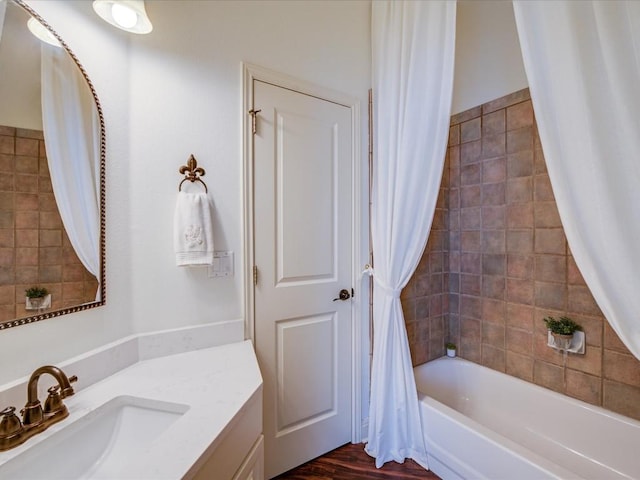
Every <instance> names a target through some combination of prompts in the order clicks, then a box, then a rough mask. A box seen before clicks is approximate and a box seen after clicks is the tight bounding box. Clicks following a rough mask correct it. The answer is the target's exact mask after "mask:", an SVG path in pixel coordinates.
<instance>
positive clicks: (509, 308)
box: [403, 90, 640, 419]
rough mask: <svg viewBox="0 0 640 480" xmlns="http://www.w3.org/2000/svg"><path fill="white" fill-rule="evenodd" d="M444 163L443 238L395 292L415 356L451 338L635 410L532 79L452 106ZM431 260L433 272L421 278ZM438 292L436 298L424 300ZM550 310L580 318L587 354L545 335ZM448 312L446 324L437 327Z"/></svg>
mask: <svg viewBox="0 0 640 480" xmlns="http://www.w3.org/2000/svg"><path fill="white" fill-rule="evenodd" d="M446 168H447V170H446V172H445V175H444V176H443V185H442V187H441V194H446V195H448V199H447V201H444V200H443V201H442V202H441V203H440V207H441V208H440V210H441V211H440V212H439V213H438V214H437V215H436V216H440V217H442V218H444V219H446V220H447V221H448V229H447V230H448V239H443V238H442V235H443V232H442V230H440V229H435V230H434V231H433V233H432V235H431V238H430V239H429V242H428V243H429V245H430V248H429V247H428V248H427V250H426V252H425V255H424V256H423V258H422V261H421V263H420V267H419V269H418V271H417V272H416V274H415V275H414V277H413V279H412V280H411V282H410V283H409V285H408V286H407V288H406V289H405V290H406V292H403V301H405V302H406V303H407V306H406V307H405V312H406V314H407V320H406V322H407V331H408V333H409V341H410V344H411V350H412V357H413V360H414V362H415V363H416V364H417V363H421V362H424V361H427V360H430V359H433V358H434V357H437V356H439V355H441V354H442V348H443V347H442V345H443V342H444V341H446V340H451V341H453V342H455V343H457V345H458V350H459V352H458V353H459V355H460V356H461V357H463V358H466V359H468V360H471V361H473V362H476V363H480V364H482V365H485V366H487V367H490V368H493V369H495V370H498V371H501V372H505V373H507V374H509V375H513V376H515V377H519V378H521V379H524V380H526V381H529V382H533V383H536V384H538V385H541V386H543V387H546V388H549V389H552V390H555V391H558V392H561V393H564V394H567V395H569V396H572V397H576V398H579V399H581V400H584V401H586V402H588V403H592V404H595V405H602V406H604V407H605V408H608V409H610V410H613V411H616V412H619V413H622V414H624V415H628V416H631V417H634V418H638V419H640V362H639V361H638V360H636V359H635V358H634V357H633V356H632V355H631V354H630V353H629V351H628V350H627V349H626V348H625V347H624V345H623V344H622V342H621V341H620V340H619V338H618V337H617V336H616V334H615V333H614V332H613V330H612V329H611V327H609V325H608V323H607V322H606V320H605V319H604V317H603V315H602V312H601V311H600V310H599V308H598V306H597V305H596V303H595V301H594V300H593V297H592V295H591V292H590V291H589V288H588V287H587V286H586V284H585V282H584V279H583V278H582V276H581V274H580V271H579V270H578V268H577V266H576V264H575V262H574V260H573V257H572V255H571V251H570V250H569V247H568V245H567V241H566V238H565V234H564V230H563V228H562V224H561V222H560V217H559V215H558V211H557V207H556V203H555V199H554V196H553V192H552V189H551V184H550V182H549V176H548V173H547V169H546V165H545V160H544V156H543V153H542V149H541V146H540V140H539V137H538V133H537V128H536V124H535V118H534V113H533V108H532V105H531V100H530V96H529V91H528V90H522V91H518V92H516V93H514V94H511V95H507V96H506V97H503V98H500V99H497V100H494V101H491V102H489V103H486V104H484V105H481V106H478V107H476V108H473V109H470V110H467V111H465V112H462V113H460V114H457V115H455V116H454V117H452V119H451V129H450V136H449V147H448V152H447V161H446ZM440 259H442V261H443V262H444V264H438V262H440ZM432 272H433V273H436V272H437V273H439V278H441V279H442V282H443V283H442V284H437V281H436V285H431V284H429V285H428V286H427V285H424V281H425V280H424V277H425V275H429V277H428V278H429V280H430V279H431V276H432V275H433V273H432ZM419 285H422V287H419ZM445 297H447V300H445V299H444V298H445ZM437 298H439V299H441V301H440V303H439V305H440V307H441V310H437V308H436V311H435V312H431V310H428V311H425V308H426V305H429V307H430V306H431V302H432V301H433V302H434V303H436V304H438V301H437V300H435V299H437ZM426 299H429V301H426ZM412 315H413V316H412ZM547 315H552V316H560V315H568V316H570V317H572V318H574V319H575V320H576V321H578V323H580V324H582V326H583V327H584V330H585V334H586V341H587V347H586V354H585V355H573V354H569V355H568V356H567V357H566V358H565V356H564V355H563V354H562V353H560V352H557V351H555V350H553V349H551V348H549V347H547V345H546V327H545V325H544V322H543V320H542V319H543V318H544V317H545V316H547ZM447 320H448V325H447V326H446V327H448V328H446V327H445V330H446V333H444V334H443V332H442V330H440V329H439V328H438V327H439V326H440V322H445V323H446V322H447ZM445 337H446V338H445Z"/></svg>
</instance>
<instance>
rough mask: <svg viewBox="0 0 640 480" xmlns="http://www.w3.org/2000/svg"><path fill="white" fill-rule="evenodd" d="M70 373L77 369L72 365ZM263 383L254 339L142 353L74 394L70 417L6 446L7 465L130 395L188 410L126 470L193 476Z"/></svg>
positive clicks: (132, 474)
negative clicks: (157, 353) (170, 352)
mask: <svg viewBox="0 0 640 480" xmlns="http://www.w3.org/2000/svg"><path fill="white" fill-rule="evenodd" d="M65 373H67V375H69V376H71V375H73V374H74V372H73V371H72V370H71V369H65ZM44 380H45V379H44V378H43V379H41V381H44ZM261 390H262V377H261V375H260V370H259V368H258V363H257V360H256V357H255V353H254V351H253V347H252V345H251V342H250V341H244V342H238V343H231V344H227V345H221V346H215V347H211V348H205V349H201V350H194V351H189V352H184V353H178V354H174V355H168V356H164V357H158V358H153V359H149V360H142V361H139V362H137V363H134V364H133V365H130V366H128V367H126V368H124V369H123V370H120V371H119V372H116V373H114V374H113V375H110V376H109V377H107V378H104V379H102V380H100V381H98V382H97V383H94V384H93V385H91V386H89V387H87V388H86V389H83V390H81V391H78V392H77V393H76V394H75V395H73V396H71V397H69V398H67V399H66V400H65V404H66V405H67V407H68V409H69V417H68V418H66V419H65V420H63V421H61V422H60V423H57V424H55V425H53V426H51V427H50V428H49V429H48V430H46V431H45V432H43V433H41V434H39V435H37V436H35V437H33V438H31V439H30V440H28V441H27V442H26V443H25V444H23V445H21V446H19V447H16V448H14V449H12V450H9V451H7V452H0V467H1V466H2V464H3V463H5V462H7V461H8V460H10V459H11V458H13V457H15V456H17V455H19V454H20V453H22V452H24V451H25V450H26V449H29V448H30V447H31V446H33V445H34V444H36V443H39V442H42V441H44V440H46V438H47V437H49V436H51V435H53V434H55V433H56V432H57V431H59V430H61V429H63V428H64V427H65V426H66V425H69V424H70V423H71V422H74V421H75V420H78V419H79V418H81V417H82V416H84V415H86V414H87V413H89V412H91V411H93V410H95V409H96V408H97V407H99V406H100V405H103V404H104V403H105V402H107V401H109V400H111V399H113V398H114V397H117V396H122V395H127V396H132V397H140V398H144V399H149V400H157V401H161V402H173V403H178V404H183V405H186V406H188V411H186V413H184V415H182V416H181V417H180V418H179V419H178V420H177V421H176V422H175V423H173V424H172V425H171V426H170V427H169V428H168V429H167V430H166V431H164V432H163V433H162V434H161V435H160V436H159V437H158V438H157V439H156V440H155V441H154V442H153V444H152V445H151V446H150V447H149V448H148V449H147V451H145V452H144V453H143V454H142V455H139V456H138V457H136V458H134V459H131V460H130V461H129V462H128V463H127V464H126V465H123V469H122V472H123V474H122V476H121V477H120V478H136V479H180V478H183V477H186V478H189V477H190V476H191V475H192V472H193V471H194V466H196V467H197V465H198V464H199V463H201V462H202V461H203V460H202V457H203V454H205V453H210V452H213V451H214V450H215V448H216V447H217V445H218V444H219V443H220V442H222V440H223V439H224V437H225V435H226V434H227V433H228V431H229V430H230V429H232V428H233V424H234V421H235V420H236V419H237V418H238V417H239V416H240V415H241V414H242V411H243V408H244V407H245V406H246V405H247V404H249V403H251V402H252V401H256V399H259V398H260V396H261ZM205 456H206V455H205ZM71 461H73V460H71Z"/></svg>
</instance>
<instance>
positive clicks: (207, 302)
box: [0, 0, 371, 383]
mask: <svg viewBox="0 0 640 480" xmlns="http://www.w3.org/2000/svg"><path fill="white" fill-rule="evenodd" d="M28 3H29V4H30V5H31V6H32V7H33V8H34V9H35V10H36V11H38V12H39V13H40V14H41V15H42V16H43V17H44V18H45V19H46V20H47V21H49V23H50V24H51V25H52V26H53V27H54V29H56V30H57V31H58V33H60V34H61V36H62V38H64V39H65V41H67V43H68V44H69V46H70V47H71V49H72V50H73V51H74V52H75V53H76V55H77V56H78V58H79V59H80V61H81V62H82V63H83V65H84V66H85V68H86V70H87V72H88V74H89V76H90V78H91V79H92V81H93V83H94V84H95V87H96V91H97V93H98V96H99V98H100V100H101V103H102V106H103V109H104V114H105V120H106V132H107V244H108V246H107V305H106V306H105V307H102V308H97V309H93V310H90V311H86V312H79V313H76V314H73V315H65V316H63V317H58V318H55V319H50V320H46V321H43V322H38V323H36V324H32V325H27V326H21V327H17V328H11V329H8V330H6V331H2V332H0V352H2V353H1V354H0V355H1V359H2V361H0V383H3V382H6V381H9V380H12V379H14V378H16V377H19V376H23V375H27V374H29V373H30V372H31V371H33V369H34V368H35V367H37V366H39V365H42V364H44V363H54V364H55V363H56V362H59V361H61V360H63V359H66V358H69V357H71V356H74V355H77V354H79V353H82V352H84V351H87V350H89V349H92V348H95V347H96V346H99V345H103V344H105V343H107V342H110V341H113V340H115V339H118V338H121V337H123V336H126V335H128V334H131V333H139V332H148V331H154V330H160V329H165V328H172V327H179V326H188V325H198V324H203V323H208V322H217V321H223V320H229V319H233V318H241V317H243V315H244V312H243V293H242V285H243V277H242V272H243V265H242V251H243V250H242V249H243V240H242V235H243V233H242V224H243V223H242V198H243V196H242V148H241V147H242V143H241V138H242V132H241V114H242V112H241V105H242V103H241V101H242V98H241V80H242V79H241V63H242V62H243V61H247V62H251V63H254V64H258V65H260V66H263V67H267V68H271V69H274V70H278V71H281V72H283V73H286V74H289V75H292V76H296V77H299V78H301V79H303V80H306V81H309V82H314V83H316V84H319V85H321V86H324V87H327V88H333V89H336V90H339V91H341V92H344V93H347V94H350V95H352V96H354V97H357V98H360V99H361V101H362V112H363V124H362V129H363V138H362V142H363V148H362V152H363V155H362V156H363V162H366V151H367V150H366V105H367V90H368V88H369V84H370V58H371V55H370V45H369V43H370V33H369V29H370V27H369V23H370V13H369V11H370V3H369V2H368V1H344V2H339V1H335V2H334V1H305V2H289V1H275V2H266V1H240V2H236V1H206V2H205V1H147V2H146V5H147V12H148V14H149V17H150V18H151V21H152V22H153V24H154V31H153V32H152V33H151V34H149V35H146V36H135V35H130V34H127V33H125V32H121V31H119V30H116V29H115V28H113V27H111V26H110V25H108V24H106V23H105V22H103V21H102V20H100V19H99V18H98V17H97V16H96V15H95V14H94V13H93V11H92V9H91V2H89V1H83V0H71V1H69V0H64V1H63V0H29V2H28ZM191 153H193V154H194V155H195V156H196V158H197V159H198V161H199V162H200V164H201V166H203V167H204V168H205V169H206V171H207V174H206V176H205V177H204V180H205V181H206V182H207V184H208V186H209V191H210V193H211V196H212V198H213V200H214V203H215V208H216V222H215V227H216V237H215V241H216V250H232V251H234V252H235V260H236V265H235V270H236V275H235V277H234V278H232V279H213V278H208V277H207V275H206V270H201V269H185V268H177V267H176V266H175V263H174V256H173V246H172V219H173V210H174V205H175V199H176V194H177V186H178V183H179V181H180V175H179V174H178V168H179V167H180V166H181V165H183V164H184V163H185V162H186V160H187V159H188V157H189V154H191ZM364 180H365V183H364V184H363V185H364V186H365V187H366V179H364ZM365 233H366V232H365ZM365 245H366V244H365ZM364 254H365V256H366V251H365V252H364ZM365 261H366V258H365ZM363 263H364V262H363Z"/></svg>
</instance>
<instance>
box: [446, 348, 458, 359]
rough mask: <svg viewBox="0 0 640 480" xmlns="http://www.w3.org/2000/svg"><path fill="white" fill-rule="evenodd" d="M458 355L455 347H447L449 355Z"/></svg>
mask: <svg viewBox="0 0 640 480" xmlns="http://www.w3.org/2000/svg"><path fill="white" fill-rule="evenodd" d="M455 356H456V349H455V348H447V357H451V358H453V357H455Z"/></svg>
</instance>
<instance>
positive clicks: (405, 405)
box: [366, 0, 456, 468]
mask: <svg viewBox="0 0 640 480" xmlns="http://www.w3.org/2000/svg"><path fill="white" fill-rule="evenodd" d="M372 9H373V11H372V41H373V45H372V50H373V51H372V53H373V92H374V94H373V95H374V139H375V147H374V152H375V158H374V165H373V188H372V225H371V230H372V241H373V254H374V261H375V273H374V285H375V286H374V296H373V298H374V300H373V312H374V320H373V323H374V325H373V330H374V340H373V362H372V371H371V401H370V409H369V434H368V444H367V446H366V451H367V453H368V454H369V455H371V456H373V457H375V458H376V467H381V466H382V465H383V464H384V463H385V462H387V461H390V460H395V461H397V462H403V461H404V459H405V458H412V459H414V460H415V461H417V462H418V463H419V464H421V465H422V466H423V467H425V468H427V467H428V466H427V456H426V450H425V446H424V439H423V436H422V430H421V427H420V413H419V409H418V408H419V407H418V396H417V392H416V385H415V380H414V377H413V369H412V365H411V356H410V352H409V344H408V341H407V332H406V329H405V326H404V318H403V315H402V306H401V304H400V292H401V291H402V288H403V287H404V286H405V285H406V284H407V282H408V281H409V279H410V278H411V275H412V274H413V272H414V270H415V268H416V267H417V265H418V262H419V261H420V257H421V256H422V252H423V251H424V248H425V245H426V242H427V237H428V235H429V230H430V229H431V221H432V219H433V212H434V209H435V205H436V200H437V196H438V189H439V186H440V181H441V178H442V170H443V164H444V157H445V150H446V145H447V139H448V134H449V117H450V114H451V95H452V90H453V64H454V44H455V41H454V40H455V14H456V3H455V2H454V1H439V0H438V1H436V0H434V1H429V2H422V1H376V2H373V6H372Z"/></svg>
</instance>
